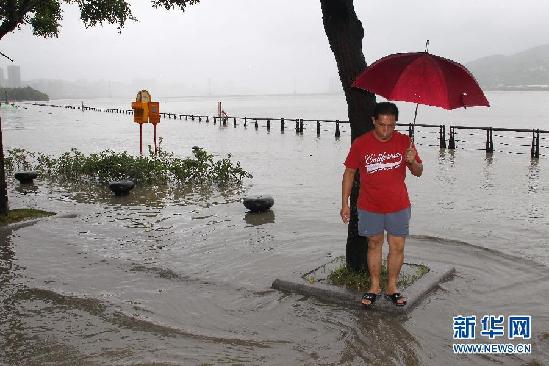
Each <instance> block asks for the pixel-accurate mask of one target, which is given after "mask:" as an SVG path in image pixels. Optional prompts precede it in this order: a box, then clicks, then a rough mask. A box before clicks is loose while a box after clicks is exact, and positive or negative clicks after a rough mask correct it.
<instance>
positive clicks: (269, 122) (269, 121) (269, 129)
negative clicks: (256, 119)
mask: <svg viewBox="0 0 549 366" xmlns="http://www.w3.org/2000/svg"><path fill="white" fill-rule="evenodd" d="M268 131H271V120H270V119H267V132H268Z"/></svg>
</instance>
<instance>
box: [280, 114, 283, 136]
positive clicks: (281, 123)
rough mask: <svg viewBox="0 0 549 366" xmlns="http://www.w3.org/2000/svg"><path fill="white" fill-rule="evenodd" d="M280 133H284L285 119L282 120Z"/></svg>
mask: <svg viewBox="0 0 549 366" xmlns="http://www.w3.org/2000/svg"><path fill="white" fill-rule="evenodd" d="M280 132H282V133H284V117H282V118H281V119H280Z"/></svg>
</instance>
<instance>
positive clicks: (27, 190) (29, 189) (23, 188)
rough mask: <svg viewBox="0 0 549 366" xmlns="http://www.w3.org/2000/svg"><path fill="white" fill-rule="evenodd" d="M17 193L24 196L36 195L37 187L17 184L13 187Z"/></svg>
mask: <svg viewBox="0 0 549 366" xmlns="http://www.w3.org/2000/svg"><path fill="white" fill-rule="evenodd" d="M15 191H16V192H17V193H21V194H23V195H25V194H37V193H39V187H38V186H37V185H36V184H17V185H16V186H15Z"/></svg>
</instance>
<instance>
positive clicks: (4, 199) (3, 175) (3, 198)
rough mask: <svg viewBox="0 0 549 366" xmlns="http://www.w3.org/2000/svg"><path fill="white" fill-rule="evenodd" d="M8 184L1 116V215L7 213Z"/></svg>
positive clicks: (0, 119) (0, 118)
mask: <svg viewBox="0 0 549 366" xmlns="http://www.w3.org/2000/svg"><path fill="white" fill-rule="evenodd" d="M7 186H8V185H7V184H6V173H5V172H4V144H3V143H2V117H0V215H7V214H8V210H9V206H8V189H7Z"/></svg>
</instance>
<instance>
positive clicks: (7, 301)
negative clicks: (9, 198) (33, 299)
mask: <svg viewBox="0 0 549 366" xmlns="http://www.w3.org/2000/svg"><path fill="white" fill-rule="evenodd" d="M11 234H12V230H10V229H7V228H6V227H2V228H0V290H1V291H0V350H2V351H1V352H2V353H3V354H4V355H3V356H2V357H1V358H4V357H5V360H7V361H8V362H10V363H12V362H13V363H17V362H18V360H20V358H19V351H20V348H22V347H23V344H22V343H21V341H22V340H23V338H24V325H23V319H22V318H21V316H20V314H19V313H18V310H17V301H16V300H15V296H14V295H15V293H16V292H17V286H16V284H15V278H16V274H15V272H16V270H17V266H16V265H15V264H14V261H15V258H14V256H15V253H14V250H13V248H12V242H11Z"/></svg>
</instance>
